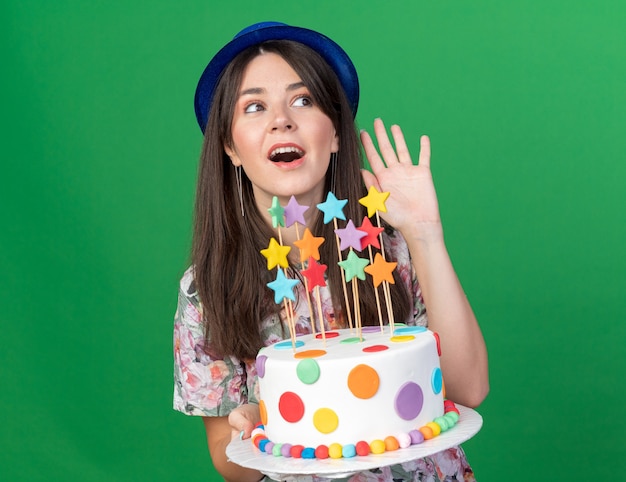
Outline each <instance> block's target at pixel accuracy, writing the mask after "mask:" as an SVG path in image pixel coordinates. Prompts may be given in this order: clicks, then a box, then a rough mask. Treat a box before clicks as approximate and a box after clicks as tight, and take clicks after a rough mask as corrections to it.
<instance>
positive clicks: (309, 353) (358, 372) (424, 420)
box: [252, 188, 459, 459]
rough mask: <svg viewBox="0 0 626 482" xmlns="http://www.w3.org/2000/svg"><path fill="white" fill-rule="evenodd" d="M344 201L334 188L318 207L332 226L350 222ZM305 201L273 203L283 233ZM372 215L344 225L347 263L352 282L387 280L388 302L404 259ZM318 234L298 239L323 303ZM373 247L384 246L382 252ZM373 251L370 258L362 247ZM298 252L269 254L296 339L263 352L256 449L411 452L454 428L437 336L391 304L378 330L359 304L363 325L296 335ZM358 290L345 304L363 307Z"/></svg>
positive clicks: (277, 246)
mask: <svg viewBox="0 0 626 482" xmlns="http://www.w3.org/2000/svg"><path fill="white" fill-rule="evenodd" d="M379 194H380V193H377V192H375V189H374V188H372V189H371V190H370V194H369V195H368V198H363V199H361V200H359V202H360V203H361V204H364V205H366V206H367V207H368V215H369V216H372V214H373V213H374V212H375V211H377V210H384V205H381V204H380V203H378V204H377V206H376V209H373V208H372V206H371V203H370V202H369V201H368V199H369V198H372V196H376V195H379ZM345 202H347V201H345V200H344V201H340V200H337V199H336V198H335V197H334V195H333V194H332V193H329V195H328V197H327V200H326V202H325V203H322V204H318V208H319V209H320V210H322V211H323V212H324V222H325V223H326V222H330V221H331V220H333V221H334V219H336V218H337V217H340V218H341V219H344V220H345V218H342V217H341V216H342V211H341V209H340V208H339V209H336V207H337V206H339V207H341V206H343V205H345ZM329 205H331V206H333V209H329V208H328V206H329ZM298 207H300V206H299V205H297V202H296V201H295V199H294V198H293V197H292V199H291V200H290V202H289V205H288V206H287V207H286V208H285V209H283V208H282V206H280V205H279V204H278V200H277V199H276V198H275V199H274V202H273V205H272V208H271V209H270V214H271V215H272V222H273V226H274V227H275V228H277V229H278V233H279V235H280V228H281V226H285V225H287V226H289V225H290V224H293V223H294V222H299V221H297V218H296V217H295V216H293V215H292V213H293V212H301V210H300V209H295V208H298ZM285 221H286V224H285ZM367 221H368V219H367V218H364V221H363V224H362V226H361V228H357V227H356V226H354V223H353V222H352V220H350V221H348V223H347V225H346V227H345V228H342V229H339V228H337V227H336V229H335V233H336V234H337V239H338V249H339V252H342V251H346V250H349V251H348V253H347V255H346V256H345V258H344V257H343V256H342V261H339V263H338V264H339V265H340V266H341V268H342V270H343V272H344V277H345V282H346V283H348V282H352V283H355V282H356V279H357V278H358V279H361V280H365V279H366V276H365V274H366V273H367V274H369V275H370V276H371V279H372V282H373V283H374V287H379V286H381V285H382V289H383V291H384V292H385V299H386V301H387V303H388V300H389V291H388V290H389V288H388V286H386V285H388V283H393V282H394V281H393V277H392V276H391V271H392V270H393V269H394V268H395V265H396V263H392V262H388V261H386V260H385V258H384V247H383V246H382V243H379V242H378V238H377V236H378V235H379V234H380V231H382V229H380V226H379V227H378V230H377V231H376V233H375V234H374V235H373V236H370V235H369V232H370V231H371V227H372V225H371V223H368V222H367ZM301 222H302V221H301ZM366 226H367V227H366ZM279 238H280V236H279ZM314 239H317V240H318V242H322V241H323V239H321V238H315V237H313V236H312V235H311V234H310V233H307V232H305V237H304V238H303V241H301V242H300V241H298V242H296V243H295V244H296V246H298V247H299V248H300V251H301V257H300V259H301V260H302V261H303V262H304V263H305V265H306V269H303V270H302V274H303V276H304V281H305V283H306V288H307V292H310V295H309V296H311V300H312V301H315V300H318V301H319V291H318V290H319V287H321V286H325V278H324V276H323V273H324V271H325V268H326V266H325V265H323V264H320V262H319V261H320V260H319V253H318V252H317V249H316V248H315V247H312V243H313V241H312V240H314ZM369 246H374V247H375V248H378V249H379V250H380V252H378V253H376V256H374V255H373V252H372V251H371V248H369ZM365 248H368V251H369V259H368V258H362V257H359V256H358V255H356V253H355V251H361V250H363V249H365ZM289 250H290V247H288V246H282V244H281V243H279V242H278V241H276V240H275V239H274V238H272V239H271V240H270V243H269V246H268V247H267V249H264V250H262V251H261V254H263V255H264V256H265V257H266V258H267V262H268V269H269V270H273V269H274V268H278V269H277V273H276V280H275V281H272V282H271V283H268V287H270V288H271V289H272V290H274V293H275V297H274V300H275V302H276V303H278V304H282V305H283V307H284V312H285V316H286V319H287V324H288V326H289V330H290V335H291V336H290V339H289V340H286V341H282V342H279V343H275V344H273V345H270V346H268V347H264V348H262V349H261V350H260V351H259V353H258V355H257V359H256V368H257V374H258V379H259V390H260V400H259V410H260V414H261V423H260V424H259V425H258V426H257V427H256V428H255V429H254V431H253V432H252V441H253V443H254V445H255V446H256V447H258V448H259V450H260V451H261V452H264V453H267V454H272V455H274V456H283V457H302V458H318V459H324V458H329V457H330V458H341V457H345V458H350V457H354V456H356V455H360V456H363V455H369V454H371V453H373V454H380V453H383V452H387V451H393V450H397V449H400V448H406V447H409V446H411V445H413V444H419V443H422V442H424V441H425V440H428V439H431V438H433V437H436V436H437V435H439V434H440V433H441V432H444V431H446V430H449V429H450V428H452V427H453V426H454V425H455V424H456V422H457V420H458V416H459V411H458V409H457V408H456V407H455V406H454V404H453V403H452V402H451V401H449V400H444V392H445V389H444V383H443V377H442V373H441V368H440V363H439V357H440V356H441V349H440V344H439V337H438V335H437V334H436V333H434V332H432V331H430V330H428V329H427V328H425V327H421V326H405V325H403V324H397V323H395V322H394V320H393V316H392V310H391V309H390V308H389V305H388V304H387V311H388V315H389V323H388V324H385V325H384V324H383V321H382V319H381V320H379V321H380V323H379V326H365V327H364V326H362V323H361V320H360V315H359V310H358V309H356V308H355V310H354V315H355V316H354V318H355V319H354V322H355V323H354V325H353V324H352V323H350V327H351V328H349V329H341V330H334V331H328V332H326V331H324V330H323V324H322V325H321V327H322V330H321V332H320V333H313V334H310V335H305V336H296V334H295V329H294V322H293V306H292V304H291V303H292V302H294V301H295V296H294V294H293V287H294V286H295V285H296V284H297V283H299V280H298V279H289V278H288V277H287V270H286V268H287V267H288V266H289V264H288V260H287V254H288V252H289ZM381 253H382V254H381ZM305 260H306V261H305ZM281 268H282V269H281ZM353 293H354V294H353V296H354V299H353V300H347V299H346V305H348V304H352V303H349V301H353V302H354V303H353V304H354V306H355V307H358V305H359V299H358V289H356V286H355V289H354V290H353ZM310 304H311V305H315V304H316V303H310ZM317 306H318V310H319V312H318V314H317V315H318V319H322V316H323V315H322V313H321V308H319V306H320V305H319V302H318V303H317Z"/></svg>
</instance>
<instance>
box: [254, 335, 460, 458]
mask: <svg viewBox="0 0 626 482" xmlns="http://www.w3.org/2000/svg"><path fill="white" fill-rule="evenodd" d="M256 365H257V372H258V376H259V388H260V394H261V399H260V402H259V408H260V411H261V423H262V426H260V427H258V428H257V429H255V432H253V435H252V437H253V442H254V444H255V445H256V446H257V447H259V449H260V450H262V451H263V452H266V453H271V454H274V455H277V456H286V457H303V458H327V457H331V458H339V457H352V456H355V455H368V454H369V453H382V452H385V451H390V450H396V449H398V448H405V447H408V446H410V445H412V444H417V443H421V442H423V441H424V440H427V439H430V438H432V437H434V436H437V435H439V433H441V432H442V431H445V430H448V429H449V428H451V427H452V426H454V424H455V423H456V421H457V420H458V411H457V409H456V407H454V405H453V404H452V403H450V402H447V401H446V406H445V407H444V398H443V379H442V376H441V369H440V366H439V343H438V337H437V335H436V334H435V333H433V332H431V331H429V330H427V329H426V328H423V327H416V326H413V327H410V326H402V327H396V329H395V330H394V332H393V334H392V333H391V330H390V328H389V326H386V327H384V329H383V330H382V331H381V328H379V327H364V328H363V330H362V333H361V336H357V335H356V334H355V332H354V330H349V329H345V330H337V331H331V332H327V333H325V336H322V334H317V335H306V336H302V337H298V338H297V342H296V351H294V350H293V346H292V343H291V341H286V342H281V343H277V344H274V345H270V346H268V347H265V348H263V349H261V350H260V352H259V355H258V357H257V361H256ZM446 410H447V412H446Z"/></svg>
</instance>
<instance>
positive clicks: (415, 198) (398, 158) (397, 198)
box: [361, 119, 441, 235]
mask: <svg viewBox="0 0 626 482" xmlns="http://www.w3.org/2000/svg"><path fill="white" fill-rule="evenodd" d="M374 133H375V135H376V141H377V142H378V148H379V150H380V153H379V152H378V151H377V150H376V147H375V146H374V143H373V141H372V138H371V137H370V135H369V134H368V133H367V132H366V131H362V132H361V142H362V143H363V147H364V149H365V155H366V156H367V159H368V161H369V164H370V166H371V168H372V172H369V171H366V170H363V181H364V182H365V185H366V187H367V188H368V189H369V187H370V186H374V187H375V188H376V189H378V190H379V191H381V192H383V191H384V192H389V193H390V194H389V198H388V199H387V202H386V207H387V212H386V213H381V217H383V219H384V220H385V221H387V222H388V223H389V224H391V225H392V226H394V227H395V228H397V229H399V230H400V231H401V232H403V233H404V232H405V230H410V231H411V232H414V231H413V230H415V229H417V230H418V233H421V234H422V235H430V234H438V235H440V234H441V219H440V216H439V206H438V203H437V195H436V193H435V186H434V184H433V179H432V175H431V172H430V140H429V138H428V137H427V136H422V137H421V139H420V151H419V158H418V164H417V165H414V164H413V161H412V159H411V154H410V152H409V149H408V147H407V145H406V142H405V140H404V135H403V134H402V130H401V129H400V126H398V125H392V126H391V134H392V136H393V141H394V143H395V146H396V147H395V149H394V147H393V145H392V143H391V141H390V139H389V136H388V134H387V130H386V128H385V125H384V124H383V121H382V120H380V119H376V120H375V121H374Z"/></svg>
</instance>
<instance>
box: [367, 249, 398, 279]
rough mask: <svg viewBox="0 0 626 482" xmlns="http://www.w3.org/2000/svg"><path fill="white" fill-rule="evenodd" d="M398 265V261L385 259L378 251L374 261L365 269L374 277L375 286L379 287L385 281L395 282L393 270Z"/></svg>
mask: <svg viewBox="0 0 626 482" xmlns="http://www.w3.org/2000/svg"><path fill="white" fill-rule="evenodd" d="M397 265H398V263H395V262H390V261H385V259H384V258H383V257H382V255H381V254H380V253H376V256H374V262H373V263H372V264H370V265H369V266H366V267H365V269H364V270H363V271H365V272H366V273H367V274H369V275H371V276H372V278H373V279H374V287H378V285H380V284H381V283H382V282H383V281H388V282H389V283H391V284H393V283H395V281H394V279H393V270H394V269H395V268H396V266H397Z"/></svg>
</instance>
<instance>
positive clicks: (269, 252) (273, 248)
mask: <svg viewBox="0 0 626 482" xmlns="http://www.w3.org/2000/svg"><path fill="white" fill-rule="evenodd" d="M289 251H291V247H290V246H282V245H280V244H278V241H276V239H274V238H272V239H270V244H269V246H268V247H267V248H266V249H262V250H261V254H262V255H263V256H265V257H266V258H267V269H273V268H275V267H276V266H280V267H281V268H288V267H289V261H287V255H288V254H289Z"/></svg>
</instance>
